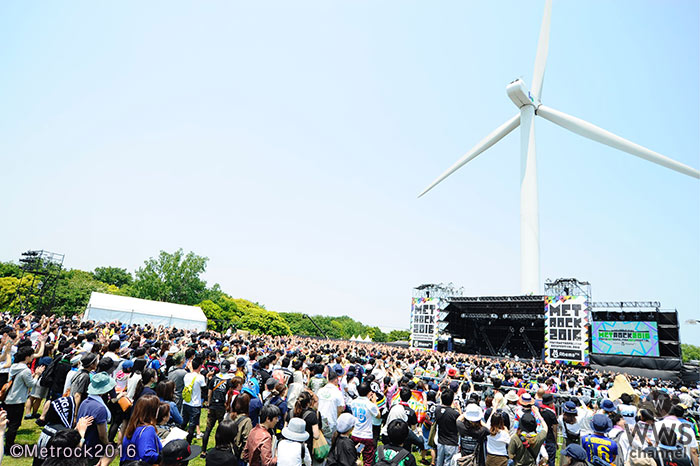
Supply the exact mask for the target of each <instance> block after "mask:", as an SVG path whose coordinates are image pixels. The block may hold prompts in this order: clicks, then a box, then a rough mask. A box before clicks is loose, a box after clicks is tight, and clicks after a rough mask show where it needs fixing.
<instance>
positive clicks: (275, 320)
mask: <svg viewBox="0 0 700 466" xmlns="http://www.w3.org/2000/svg"><path fill="white" fill-rule="evenodd" d="M208 261H209V258H207V257H203V256H198V255H197V254H195V253H193V252H188V253H187V254H185V253H184V251H183V250H182V249H178V250H177V251H175V252H172V253H169V252H166V251H160V254H159V255H158V256H156V257H151V258H148V259H147V260H145V261H144V263H143V265H142V266H141V267H139V268H138V269H136V271H135V272H134V273H133V275H132V274H131V273H130V272H129V271H127V270H126V269H123V268H119V267H110V266H105V267H97V268H95V269H94V270H93V271H91V272H87V271H84V270H78V269H71V270H62V271H61V272H60V276H59V278H58V281H57V283H56V285H55V295H54V296H53V299H51V298H48V297H45V298H44V301H43V302H44V304H46V303H47V302H52V306H51V309H50V312H52V313H55V314H58V315H65V316H72V315H75V314H81V313H82V312H84V311H85V308H86V307H87V304H88V301H89V300H90V294H91V293H92V292H93V291H97V292H101V293H110V294H116V295H122V296H132V297H135V298H143V299H152V300H156V301H165V302H171V303H177V304H187V305H190V306H199V307H200V308H201V309H202V311H203V312H204V315H206V317H207V321H208V328H210V329H213V330H217V331H226V330H227V329H229V328H232V329H240V330H246V331H249V332H251V333H256V334H259V333H266V334H270V335H303V336H317V337H321V336H323V334H325V335H326V336H328V337H329V338H345V339H348V338H351V337H353V336H362V337H365V336H369V337H370V338H371V339H372V340H373V341H376V342H387V341H398V340H408V338H409V332H408V331H407V330H393V331H391V332H389V333H385V332H383V331H382V330H380V329H379V327H376V326H369V325H365V324H363V323H361V322H358V321H356V320H354V319H352V318H350V317H348V316H341V317H332V316H312V318H313V320H314V322H316V325H318V327H320V329H321V330H322V332H323V334H322V332H321V331H319V329H318V328H317V327H316V326H315V325H314V324H313V323H312V322H311V321H310V320H309V319H308V318H307V317H306V316H305V315H304V314H303V313H299V312H275V311H271V310H268V309H266V308H265V306H264V305H262V304H260V303H256V302H252V301H248V300H246V299H241V298H234V297H232V296H231V295H229V294H227V293H226V292H224V291H223V290H222V289H221V287H220V286H219V284H218V283H215V284H214V285H212V286H208V285H207V282H206V281H205V280H203V279H202V274H203V273H204V272H205V271H206V268H207V263H208ZM32 278H36V280H35V283H34V288H36V285H37V284H41V281H40V276H37V277H32V276H31V275H30V274H28V273H24V276H23V275H22V268H21V267H20V265H18V264H16V263H13V262H0V310H1V311H8V310H9V311H10V312H19V311H20V308H21V306H24V307H23V308H24V309H34V308H35V307H36V306H38V300H34V301H32V299H31V295H32V293H30V291H31V290H30V287H32V285H31V284H32ZM49 293H51V294H53V293H54V292H53V291H49ZM20 296H30V299H29V300H28V301H26V302H23V303H20V299H19V297H20ZM33 306H34V307H33ZM44 310H45V311H48V309H44Z"/></svg>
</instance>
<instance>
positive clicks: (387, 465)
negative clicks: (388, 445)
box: [374, 445, 410, 466]
mask: <svg viewBox="0 0 700 466" xmlns="http://www.w3.org/2000/svg"><path fill="white" fill-rule="evenodd" d="M409 454H410V453H408V451H406V450H404V449H403V448H402V449H401V450H399V451H398V452H397V453H396V455H394V457H393V458H392V459H391V460H387V459H386V456H385V454H384V445H379V446H378V447H377V462H376V463H374V466H398V465H399V464H401V462H402V461H403V460H405V459H406V458H408V455H409Z"/></svg>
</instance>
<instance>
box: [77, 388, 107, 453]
mask: <svg viewBox="0 0 700 466" xmlns="http://www.w3.org/2000/svg"><path fill="white" fill-rule="evenodd" d="M85 416H92V417H93V418H95V419H94V420H93V421H92V424H91V425H90V426H89V427H88V428H87V430H86V431H85V446H86V447H94V446H96V445H99V444H101V442H100V434H98V433H97V426H98V425H99V424H107V418H108V417H109V412H108V411H107V408H106V407H105V406H104V405H103V404H102V403H100V401H99V400H96V399H95V398H93V397H92V395H91V396H88V397H87V398H86V399H85V401H83V402H82V403H80V408H78V419H80V418H81V417H85ZM106 427H107V426H106V425H105V428H106Z"/></svg>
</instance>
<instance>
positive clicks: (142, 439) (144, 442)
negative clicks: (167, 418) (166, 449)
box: [120, 425, 163, 464]
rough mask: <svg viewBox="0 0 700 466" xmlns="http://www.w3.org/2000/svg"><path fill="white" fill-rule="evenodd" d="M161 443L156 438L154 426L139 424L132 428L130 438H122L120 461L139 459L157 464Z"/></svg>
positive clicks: (161, 447)
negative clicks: (132, 432)
mask: <svg viewBox="0 0 700 466" xmlns="http://www.w3.org/2000/svg"><path fill="white" fill-rule="evenodd" d="M162 449H163V444H162V443H161V442H160V439H159V438H158V434H157V433H156V428H155V427H153V426H150V425H148V426H139V427H137V428H136V429H135V430H134V434H133V435H132V436H131V438H127V437H126V436H125V437H124V440H122V454H123V456H122V458H121V460H120V463H125V462H126V461H133V460H141V461H144V462H146V463H148V464H157V463H158V461H159V455H160V451H161V450H162Z"/></svg>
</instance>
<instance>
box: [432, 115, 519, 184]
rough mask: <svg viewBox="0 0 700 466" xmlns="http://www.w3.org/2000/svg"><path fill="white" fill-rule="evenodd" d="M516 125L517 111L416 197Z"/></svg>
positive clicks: (517, 121) (517, 123) (498, 139)
mask: <svg viewBox="0 0 700 466" xmlns="http://www.w3.org/2000/svg"><path fill="white" fill-rule="evenodd" d="M518 125H520V114H519V113H518V114H517V115H515V116H514V117H513V118H511V119H510V120H508V121H506V122H505V123H503V124H502V125H501V126H499V127H498V128H496V129H495V130H494V131H493V132H492V133H491V134H489V135H488V136H486V137H485V138H484V139H482V140H481V141H480V142H479V143H478V144H477V145H476V146H474V147H472V149H471V150H470V151H469V152H467V153H466V154H464V155H463V156H462V157H461V158H460V159H459V160H457V161H456V162H455V163H454V165H452V166H451V167H450V168H449V169H448V170H447V171H446V172H445V173H443V174H442V175H440V176H439V177H438V178H437V179H436V180H435V181H433V182H432V183H431V184H430V186H428V187H427V188H425V189H424V190H423V192H422V193H420V194H419V195H418V197H421V196H423V195H424V194H425V193H427V192H428V191H430V190H431V189H433V188H434V187H435V186H437V185H438V184H439V183H440V182H441V181H442V180H444V179H445V178H447V177H448V176H450V175H451V174H453V173H454V172H455V171H457V170H458V169H459V168H460V167H461V166H462V165H464V164H465V163H467V162H469V161H470V160H473V159H475V158H476V156H477V155H479V154H481V153H482V152H484V151H485V150H486V149H488V148H489V147H491V146H493V145H494V144H496V143H497V142H498V141H500V140H501V139H503V138H504V137H505V136H506V135H508V133H510V132H511V131H513V130H514V129H515V128H517V127H518Z"/></svg>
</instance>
